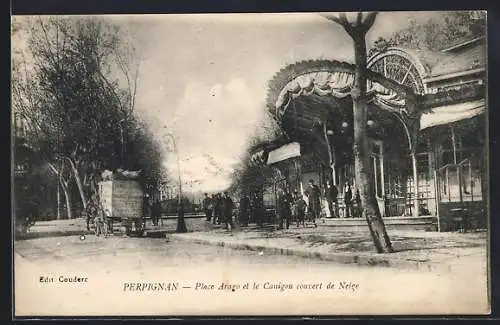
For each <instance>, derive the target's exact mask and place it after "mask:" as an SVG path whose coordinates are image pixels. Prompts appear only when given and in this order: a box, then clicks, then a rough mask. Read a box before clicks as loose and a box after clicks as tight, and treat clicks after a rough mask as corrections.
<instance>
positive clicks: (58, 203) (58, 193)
mask: <svg viewBox="0 0 500 325" xmlns="http://www.w3.org/2000/svg"><path fill="white" fill-rule="evenodd" d="M56 196H57V220H61V184H60V183H59V177H57V194H56Z"/></svg>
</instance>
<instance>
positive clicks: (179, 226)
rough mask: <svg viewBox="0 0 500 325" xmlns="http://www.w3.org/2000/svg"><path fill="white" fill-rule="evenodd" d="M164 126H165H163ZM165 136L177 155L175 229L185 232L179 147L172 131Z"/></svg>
mask: <svg viewBox="0 0 500 325" xmlns="http://www.w3.org/2000/svg"><path fill="white" fill-rule="evenodd" d="M164 128H166V126H165V127H164ZM165 137H169V138H170V139H171V140H172V146H173V151H174V152H175V154H176V156H177V171H178V174H179V175H178V176H179V180H178V181H179V193H178V201H177V205H178V206H177V217H178V218H177V229H176V232H179V233H184V232H187V227H186V222H185V220H184V207H183V206H182V180H181V159H180V154H179V147H178V146H177V143H176V141H175V137H174V136H173V135H172V133H170V132H168V133H167V134H165Z"/></svg>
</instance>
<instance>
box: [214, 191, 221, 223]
mask: <svg viewBox="0 0 500 325" xmlns="http://www.w3.org/2000/svg"><path fill="white" fill-rule="evenodd" d="M212 201H213V204H214V224H215V223H216V222H217V224H218V225H220V223H221V221H222V203H223V202H222V195H221V194H220V193H217V194H216V195H215V197H214V198H213V199H212Z"/></svg>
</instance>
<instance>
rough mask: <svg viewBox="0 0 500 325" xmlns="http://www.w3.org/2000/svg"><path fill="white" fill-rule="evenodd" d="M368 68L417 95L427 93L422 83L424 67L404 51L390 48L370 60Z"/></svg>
mask: <svg viewBox="0 0 500 325" xmlns="http://www.w3.org/2000/svg"><path fill="white" fill-rule="evenodd" d="M368 68H369V69H370V70H372V71H374V72H377V73H380V74H382V75H383V76H385V77H386V78H388V79H391V80H393V81H396V82H398V83H399V84H402V85H405V86H408V87H410V88H411V89H413V91H414V92H415V93H417V94H423V93H424V91H425V88H424V84H423V82H422V74H424V73H425V69H424V67H423V65H422V64H421V63H420V62H419V61H417V59H416V58H415V57H414V56H413V55H411V54H409V53H408V52H406V51H404V50H402V49H398V48H390V49H388V50H386V51H384V52H380V53H378V54H375V55H374V56H372V57H371V58H370V59H369V60H368Z"/></svg>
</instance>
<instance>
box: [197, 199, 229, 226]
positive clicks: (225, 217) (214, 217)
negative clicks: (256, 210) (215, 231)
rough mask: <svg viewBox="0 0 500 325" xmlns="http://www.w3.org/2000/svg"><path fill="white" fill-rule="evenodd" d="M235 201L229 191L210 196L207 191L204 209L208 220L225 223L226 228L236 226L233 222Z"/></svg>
mask: <svg viewBox="0 0 500 325" xmlns="http://www.w3.org/2000/svg"><path fill="white" fill-rule="evenodd" d="M233 209H234V202H233V200H232V199H231V196H229V193H228V192H224V194H222V193H216V194H213V195H212V196H209V195H208V194H207V193H205V196H204V198H203V210H204V211H205V214H206V220H207V221H208V222H213V224H219V225H220V224H224V225H225V228H226V229H229V226H230V227H231V229H233V228H234V223H233Z"/></svg>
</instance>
